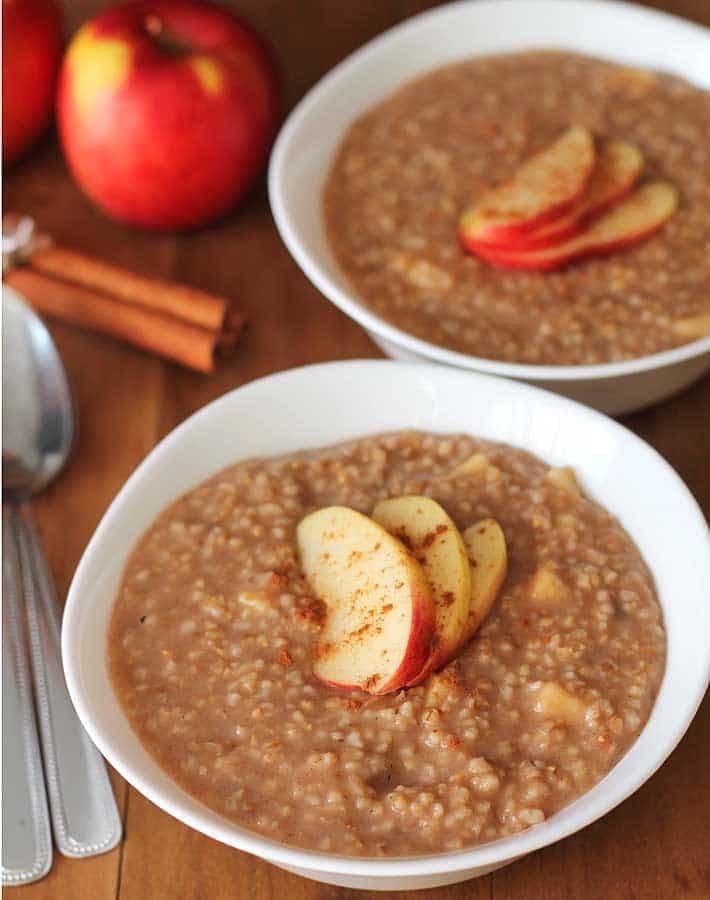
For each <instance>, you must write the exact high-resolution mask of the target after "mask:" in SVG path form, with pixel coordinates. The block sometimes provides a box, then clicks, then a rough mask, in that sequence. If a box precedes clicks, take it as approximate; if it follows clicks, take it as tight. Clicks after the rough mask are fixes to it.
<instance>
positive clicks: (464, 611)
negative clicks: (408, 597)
mask: <svg viewBox="0 0 710 900" xmlns="http://www.w3.org/2000/svg"><path fill="white" fill-rule="evenodd" d="M372 518H373V519H374V520H375V521H376V522H379V524H380V525H382V527H383V528H386V529H387V531H389V533H390V534H392V535H394V536H395V537H397V538H399V540H400V541H402V543H403V544H404V545H405V547H407V548H408V549H409V550H410V551H411V552H412V553H413V554H414V556H415V557H416V559H418V560H419V562H420V563H421V565H422V567H423V568H424V572H425V573H426V575H427V577H428V579H429V584H430V585H431V591H432V598H433V601H434V642H433V644H432V649H431V655H430V657H429V659H428V660H427V662H426V665H425V666H424V667H423V668H422V670H421V672H418V673H417V676H416V678H415V679H414V681H413V682H411V683H412V684H418V683H419V682H420V681H422V680H423V679H424V678H426V676H427V675H428V674H429V673H430V672H433V671H434V670H435V669H438V668H439V667H440V666H442V665H444V663H446V662H448V660H449V659H450V658H451V656H452V654H453V652H454V651H455V650H456V648H457V647H458V646H459V644H460V643H461V636H462V634H463V631H464V628H465V627H466V622H467V620H468V614H469V605H470V602H471V567H470V566H469V562H468V557H467V555H466V547H465V545H464V542H463V538H462V537H461V535H460V533H459V530H458V528H457V527H456V525H455V524H454V523H453V522H452V520H451V519H450V518H449V515H448V514H447V512H446V510H445V509H443V507H442V506H440V505H439V504H438V503H437V502H436V501H435V500H432V499H431V498H429V497H418V496H408V497H393V498H392V499H390V500H383V501H382V502H381V503H378V504H377V506H376V507H375V508H374V510H373V512H372Z"/></svg>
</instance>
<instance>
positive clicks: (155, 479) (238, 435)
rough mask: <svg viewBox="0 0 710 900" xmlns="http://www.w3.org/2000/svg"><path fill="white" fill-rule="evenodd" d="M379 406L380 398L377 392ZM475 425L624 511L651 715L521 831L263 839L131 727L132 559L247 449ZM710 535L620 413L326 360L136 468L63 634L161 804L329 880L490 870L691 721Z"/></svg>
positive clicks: (84, 708) (79, 580)
mask: <svg viewBox="0 0 710 900" xmlns="http://www.w3.org/2000/svg"><path fill="white" fill-rule="evenodd" d="M375 400H376V402H374V401H375ZM406 428H416V429H423V430H431V431H438V432H460V431H463V432H468V433H470V434H473V435H479V436H481V437H484V438H490V439H493V440H496V441H505V442H508V443H510V444H513V445H515V446H517V447H522V448H525V449H526V450H530V451H532V452H533V453H535V454H538V455H539V456H540V457H542V458H543V459H545V460H547V461H548V462H549V463H551V464H563V463H564V464H570V465H573V466H574V467H575V469H576V471H577V472H578V473H579V475H580V478H581V481H582V483H583V484H584V486H585V488H586V490H587V491H588V492H589V493H590V494H591V496H593V497H594V498H595V499H597V500H599V501H600V502H601V503H602V504H604V506H605V507H606V508H607V509H609V510H611V511H612V512H613V513H615V514H616V515H617V516H618V517H619V518H620V519H621V521H622V523H623V524H624V526H625V527H626V529H627V530H628V532H629V533H630V535H631V537H632V538H633V539H634V540H635V541H636V543H637V545H638V546H639V548H640V549H641V552H642V553H643V555H644V557H645V558H646V561H647V562H648V564H649V566H650V568H651V571H652V573H653V576H654V578H655V581H656V586H657V589H658V594H659V598H660V602H661V605H662V607H663V613H664V617H665V624H666V629H667V634H668V661H667V667H666V672H665V675H664V678H663V682H662V685H661V689H660V693H659V695H658V699H657V701H656V705H655V706H654V709H653V712H652V714H651V718H650V719H649V721H648V723H647V725H646V727H645V728H644V730H643V732H642V734H641V735H640V737H639V739H638V740H637V741H636V743H635V744H634V745H633V747H632V748H631V749H630V750H629V752H628V753H627V754H626V756H624V757H623V759H622V760H621V761H620V762H619V763H618V765H616V766H615V768H614V769H613V770H612V771H611V772H610V773H609V775H608V776H607V777H606V778H605V779H604V780H603V781H602V782H601V783H600V784H598V785H597V786H596V787H595V788H594V789H593V790H591V791H589V792H588V793H587V794H585V795H584V796H583V797H581V798H580V799H579V800H577V801H576V802H575V803H573V804H572V805H571V806H568V807H567V808H566V809H564V810H562V811H561V812H559V813H557V814H555V815H554V816H552V817H551V818H550V819H549V820H548V821H546V822H544V823H543V824H541V825H538V826H536V827H534V828H531V829H530V830H528V831H525V832H523V833H521V834H518V835H516V836H514V837H510V838H505V839H503V840H499V841H496V842H494V843H490V844H487V845H484V846H482V847H477V848H474V849H470V850H464V851H459V852H455V853H442V854H439V855H435V856H428V857H417V858H407V859H389V860H383V859H353V858H349V857H342V856H335V855H332V854H328V853H319V852H311V851H306V850H301V849H298V848H295V847H291V846H287V845H285V844H281V843H278V842H276V841H273V840H268V839H267V838H265V837H261V836H260V835H258V834H255V833H254V832H251V831H248V830H246V829H244V828H239V827H238V826H236V825H234V824H232V823H231V822H229V821H227V819H225V818H223V817H222V816H220V815H219V814H217V813H215V812H212V811H210V810H209V809H207V807H205V806H203V805H202V804H201V803H199V802H198V801H197V800H195V799H193V798H192V797H190V796H189V795H188V794H186V793H185V792H184V791H183V790H182V789H181V788H180V787H178V785H177V784H176V783H175V782H173V781H172V780H171V779H170V778H169V777H168V776H167V775H166V774H165V773H164V772H163V771H162V770H161V769H160V768H159V767H158V765H157V764H156V763H155V762H154V761H153V760H152V759H151V757H150V756H149V755H148V753H147V752H146V750H144V749H143V747H142V745H141V743H140V741H139V740H138V738H137V737H136V735H135V734H134V732H133V731H132V730H131V727H130V725H129V723H128V720H127V719H126V717H125V715H124V714H123V712H122V710H121V708H120V706H119V704H118V702H117V699H116V696H115V695H114V693H113V690H112V688H111V684H110V681H109V676H108V673H107V670H106V653H105V651H106V633H107V627H108V621H109V615H110V612H111V608H112V606H113V602H114V597H115V596H116V593H117V590H118V586H119V581H120V579H121V574H122V571H123V567H124V564H125V562H126V559H127V556H128V554H129V553H130V551H131V549H132V548H133V546H134V544H135V543H136V541H137V540H138V538H139V537H140V535H141V534H142V533H143V532H144V531H145V529H146V528H147V527H148V526H149V525H150V524H151V522H152V521H153V519H154V518H155V517H156V516H157V515H158V513H159V512H160V511H161V510H162V509H163V508H164V507H165V506H166V505H167V504H168V503H170V502H171V501H172V500H174V499H175V498H176V497H178V496H179V495H181V494H183V493H184V492H185V491H187V490H189V489H190V488H192V487H193V486H194V485H196V484H197V483H198V482H201V481H202V480H204V479H206V478H208V477H209V476H210V475H212V474H214V473H215V472H216V471H218V470H219V469H221V468H223V467H225V466H227V465H230V464H232V463H234V462H237V461H238V460H240V459H243V458H245V457H253V456H259V455H272V454H280V453H285V452H289V451H294V450H298V449H301V448H306V447H318V446H321V445H324V444H330V443H333V442H335V441H340V440H344V439H348V438H352V437H355V436H358V435H366V434H371V433H373V432H382V431H389V430H397V429H406ZM708 584H710V542H709V540H708V532H707V527H706V525H705V522H704V520H703V517H702V515H701V513H700V511H699V510H698V507H697V506H696V504H695V501H694V500H693V498H692V496H691V495H690V493H689V492H688V490H687V489H686V488H685V486H684V485H683V483H682V482H681V480H680V479H679V478H678V476H677V475H676V474H675V472H674V471H673V470H672V469H671V468H670V466H669V465H668V464H667V463H666V462H664V460H663V459H662V458H661V457H660V456H659V455H658V454H657V453H656V452H655V451H654V450H652V449H651V448H650V447H648V446H647V445H646V444H645V443H644V442H643V441H641V440H640V439H639V438H637V437H635V436H634V435H633V434H631V433H630V432H629V431H627V430H626V429H625V428H623V427H622V426H620V425H618V424H616V423H615V422H613V421H612V420H610V419H607V418H606V417H604V416H602V415H600V414H599V413H596V412H594V411H593V410H590V409H589V408H587V407H584V406H581V405H579V404H577V403H573V402H572V401H570V400H566V399H564V398H563V397H560V396H558V395H556V394H551V393H548V392H546V391H540V390H538V389H536V388H532V387H529V386H527V385H524V384H520V383H518V382H514V381H507V380H504V379H498V378H490V377H489V376H486V375H480V374H477V373H473V372H463V371H461V370H457V369H452V368H447V367H444V366H434V365H421V364H419V365H406V364H402V363H393V362H387V361H383V360H362V361H356V362H342V363H326V364H322V365H317V366H309V367H306V368H302V369H294V370H291V371H288V372H282V373H280V374H278V375H271V376H269V377H267V378H263V379H260V380H259V381H255V382H252V383H251V384H249V385H247V386H246V387H242V388H239V389H238V390H235V391H232V392H231V393H229V394H226V395H225V396H224V397H222V398H221V399H219V400H216V401H215V402H214V403H211V404H210V405H209V406H207V407H205V408H204V409H203V410H201V411H200V412H198V413H196V414H195V415H194V416H192V417H191V418H190V419H188V420H187V421H186V422H185V423H184V424H182V425H181V426H180V427H179V428H177V429H176V430H175V431H174V432H173V433H172V434H170V435H169V436H168V437H167V438H165V440H163V441H162V442H161V443H160V444H159V445H158V446H157V447H156V449H155V450H153V452H152V453H151V454H150V455H149V456H148V457H147V458H146V460H145V461H144V462H143V463H142V464H141V465H140V466H139V467H138V469H137V470H136V471H135V473H134V474H133V475H132V476H131V478H130V479H129V480H128V482H127V483H126V484H125V486H124V487H123V489H122V490H121V492H120V493H119V495H118V496H117V497H116V499H115V500H114V502H113V503H112V504H111V507H110V509H109V510H108V512H107V513H106V515H105V516H104V518H103V520H102V521H101V523H100V525H99V527H98V529H97V531H96V533H95V534H94V536H93V538H92V539H91V542H90V543H89V546H88V548H87V550H86V552H85V554H84V556H83V558H82V560H81V562H80V564H79V568H78V569H77V572H76V575H75V576H74V581H73V582H72V586H71V589H70V591H69V599H68V601H67V606H66V611H65V614H64V626H63V634H62V649H63V658H64V668H65V672H66V677H67V684H68V686H69V692H70V694H71V697H72V700H73V701H74V704H75V706H76V708H77V711H78V713H79V716H80V718H81V720H82V722H83V723H84V725H85V727H86V730H87V731H88V732H89V735H90V736H91V738H92V739H93V740H94V742H95V743H96V745H97V746H98V748H99V749H100V750H101V752H102V753H103V754H104V756H105V757H106V758H107V759H108V760H109V762H110V763H111V764H112V765H113V766H114V768H116V769H117V770H118V771H119V772H120V773H121V775H123V777H124V778H125V779H126V780H127V781H128V782H130V784H132V785H133V786H134V787H135V788H136V789H137V790H139V791H141V793H143V794H145V796H146V797H148V799H150V800H151V801H152V802H153V803H155V804H157V805H158V806H159V807H161V809H164V810H165V811H166V812H168V813H170V814H171V815H173V816H175V817H176V818H177V819H179V820H180V821H182V822H185V823H186V824H187V825H190V826H191V827H193V828H195V829H197V830H198V831H201V832H203V833H204V834H207V835H209V836H210V837H213V838H216V839H217V840H219V841H222V842H224V843H225V844H229V845H231V846H233V847H238V848H239V849H241V850H246V851H248V852H250V853H254V854H256V855H257V856H260V857H262V858H263V859H266V860H268V861H269V862H272V863H274V864H276V865H277V866H281V867H282V868H284V869H288V870H289V871H292V872H297V873H298V874H300V875H305V876H307V877H309V878H314V879H316V880H318V881H325V882H328V883H330V884H338V885H346V886H348V887H359V888H370V889H383V890H384V889H388V890H392V889H413V888H423V887H432V886H436V885H442V884H450V883H452V882H456V881H462V880H464V879H467V878H472V877H473V876H476V875H482V874H484V873H485V872H488V871H491V870H492V869H495V868H498V867H499V866H502V865H505V864H506V863H509V862H512V861H513V860H514V859H516V858H518V857H520V856H522V855H524V854H526V853H529V852H530V851H531V850H536V849H538V848H539V847H543V846H545V845H547V844H550V843H552V842H553V841H557V840H559V839H560V838H562V837H565V835H568V834H572V833H573V832H575V831H577V830H578V829H580V828H582V827H583V826H585V825H588V824H589V823H590V822H593V821H594V820H595V819H597V818H598V817H599V816H602V815H604V813H606V812H608V811H609V810H610V809H612V808H613V807H614V806H616V805H617V804H618V803H620V802H621V801H622V800H623V799H624V798H625V797H628V795H629V794H631V793H632V792H633V791H635V790H636V789H637V788H638V787H639V786H640V785H641V784H643V782H644V781H646V779H647V778H649V776H650V775H652V774H653V772H654V771H655V770H656V769H657V768H658V766H660V765H661V763H662V762H663V760H664V759H665V758H666V757H667V756H668V754H669V753H670V752H671V751H672V750H673V748H674V747H675V745H676V744H677V742H678V741H679V740H680V738H681V736H682V735H683V733H684V732H685V730H686V728H687V727H688V725H689V723H690V721H691V719H692V718H693V715H694V713H695V711H696V709H697V707H698V704H699V702H700V700H701V698H702V696H703V693H704V691H705V689H706V686H707V681H708V675H709V674H710V604H708V602H707V600H708V598H707V585H708Z"/></svg>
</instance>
